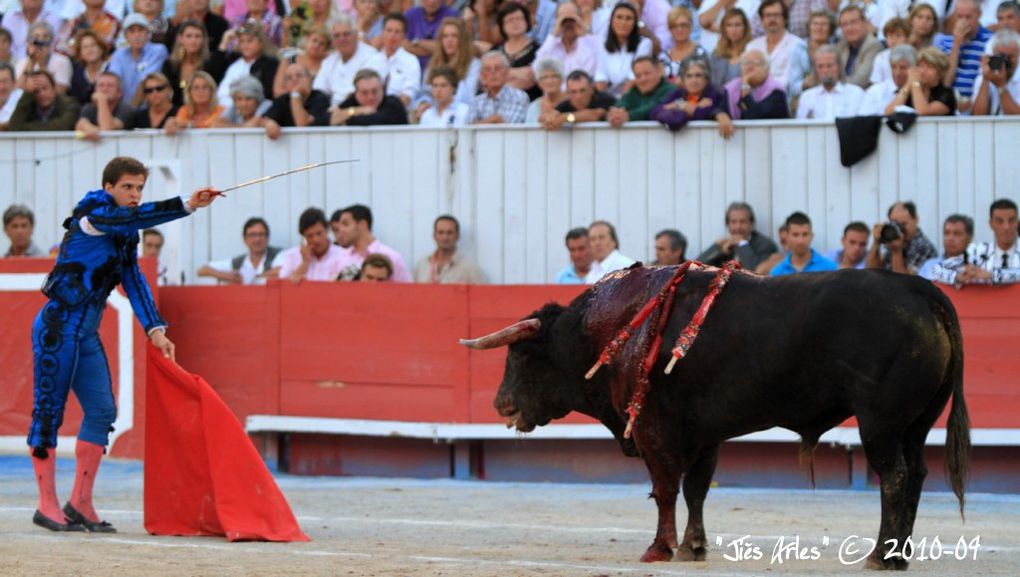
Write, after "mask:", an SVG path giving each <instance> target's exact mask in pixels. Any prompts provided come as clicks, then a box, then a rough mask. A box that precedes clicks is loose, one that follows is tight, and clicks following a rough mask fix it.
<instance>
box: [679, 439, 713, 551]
mask: <svg viewBox="0 0 1020 577" xmlns="http://www.w3.org/2000/svg"><path fill="white" fill-rule="evenodd" d="M718 461H719V446H718V445H717V446H715V447H712V448H711V449H709V450H708V451H706V452H705V453H704V454H703V455H702V456H701V457H700V458H699V459H698V460H697V461H696V462H695V463H694V465H693V466H692V467H691V469H690V470H689V471H687V473H686V474H685V475H684V501H685V502H686V503H687V528H686V529H685V530H684V540H683V542H682V543H680V547H679V548H678V549H677V552H676V559H677V561H704V560H705V554H706V552H707V548H706V545H707V541H706V539H705V522H704V519H703V518H702V511H703V509H704V505H705V497H706V496H707V495H708V489H709V487H710V486H711V485H712V475H714V474H715V466H716V463H718Z"/></svg>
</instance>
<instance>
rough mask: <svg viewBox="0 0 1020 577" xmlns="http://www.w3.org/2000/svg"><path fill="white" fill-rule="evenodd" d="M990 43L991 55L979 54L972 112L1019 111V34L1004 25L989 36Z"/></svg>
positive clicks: (997, 113)
mask: <svg viewBox="0 0 1020 577" xmlns="http://www.w3.org/2000/svg"><path fill="white" fill-rule="evenodd" d="M991 46H992V55H991V56H989V55H987V54H986V55H985V56H982V57H981V74H980V75H979V76H978V77H977V82H976V83H975V86H977V87H978V91H977V94H976V95H975V96H974V109H973V110H972V111H971V114H973V115H974V116H982V115H991V116H998V115H1007V114H1020V76H1018V75H1017V62H1018V60H1020V35H1018V34H1017V33H1016V32H1015V31H1013V30H1012V29H1010V28H1003V29H1001V30H999V31H998V32H996V33H995V36H993V37H992V41H991Z"/></svg>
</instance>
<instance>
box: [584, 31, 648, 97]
mask: <svg viewBox="0 0 1020 577" xmlns="http://www.w3.org/2000/svg"><path fill="white" fill-rule="evenodd" d="M651 53H652V41H651V40H649V39H648V38H645V37H641V42H639V43H638V47H637V50H636V51H634V52H627V51H626V47H625V46H624V47H621V49H620V50H617V51H616V52H609V51H608V50H606V46H605V44H600V45H599V51H598V59H597V61H596V62H597V65H596V69H595V82H605V83H607V84H608V88H607V92H610V93H612V94H613V95H614V96H620V95H622V94H623V85H624V84H626V83H627V82H628V81H630V80H634V71H633V70H632V69H631V64H632V63H633V62H634V59H635V58H637V57H638V56H649V55H651Z"/></svg>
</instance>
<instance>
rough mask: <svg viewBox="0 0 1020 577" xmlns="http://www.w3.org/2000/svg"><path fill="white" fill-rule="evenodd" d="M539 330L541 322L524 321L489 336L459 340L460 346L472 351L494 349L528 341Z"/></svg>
mask: <svg viewBox="0 0 1020 577" xmlns="http://www.w3.org/2000/svg"><path fill="white" fill-rule="evenodd" d="M540 328H542V321H540V320H538V319H525V320H523V321H519V322H516V323H514V324H512V325H510V326H508V327H506V328H505V329H500V330H498V331H496V332H494V333H492V334H491V335H485V336H484V337H478V338H477V339H460V344H462V345H464V346H466V347H471V348H472V349H479V350H484V349H495V348H498V347H505V346H508V345H512V344H514V343H516V342H517V341H523V340H526V339H530V338H532V337H534V336H535V335H536V334H538V329H540Z"/></svg>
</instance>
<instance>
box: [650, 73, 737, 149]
mask: <svg viewBox="0 0 1020 577" xmlns="http://www.w3.org/2000/svg"><path fill="white" fill-rule="evenodd" d="M680 74H681V76H682V78H683V85H682V86H681V87H680V88H678V89H676V90H675V91H673V92H672V93H671V94H670V95H669V96H667V97H666V99H665V100H664V101H663V103H662V104H660V105H658V106H656V107H655V108H652V111H651V112H650V113H649V117H650V118H651V120H657V121H659V122H661V123H662V124H664V125H665V126H666V128H668V129H670V130H671V131H674V132H675V131H677V130H680V129H682V128H683V127H684V126H686V125H687V123H688V122H690V121H692V120H715V121H716V122H718V123H719V135H720V136H722V137H723V138H729V137H730V136H732V135H733V122H732V121H731V119H730V115H729V114H728V113H727V112H726V109H727V101H726V94H725V93H724V92H723V91H721V90H719V88H717V87H715V86H712V84H711V82H710V80H711V77H710V74H709V68H708V62H705V61H704V60H703V59H701V58H700V57H698V56H692V57H690V58H688V59H687V60H685V61H684V63H683V66H682V67H681V73H680Z"/></svg>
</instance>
